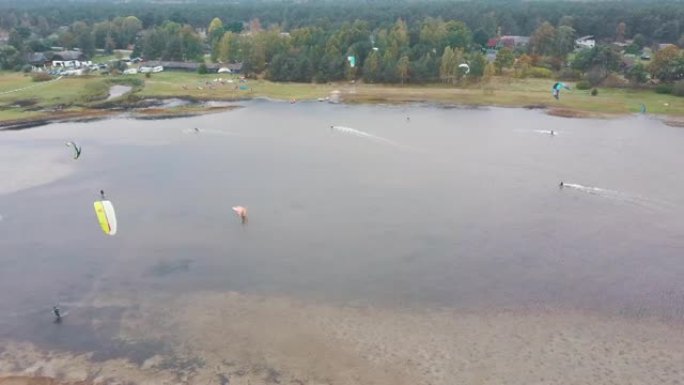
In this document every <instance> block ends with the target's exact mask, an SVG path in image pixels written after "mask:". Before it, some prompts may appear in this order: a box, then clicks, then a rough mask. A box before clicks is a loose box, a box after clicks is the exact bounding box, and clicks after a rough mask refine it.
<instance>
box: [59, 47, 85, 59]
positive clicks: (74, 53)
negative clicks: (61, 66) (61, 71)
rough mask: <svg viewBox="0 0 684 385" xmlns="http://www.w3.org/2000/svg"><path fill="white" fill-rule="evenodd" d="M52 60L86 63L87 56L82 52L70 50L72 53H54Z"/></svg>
mask: <svg viewBox="0 0 684 385" xmlns="http://www.w3.org/2000/svg"><path fill="white" fill-rule="evenodd" d="M52 60H53V61H55V60H58V61H86V60H87V58H86V55H85V54H84V53H83V52H81V51H76V50H70V51H58V52H53V54H52Z"/></svg>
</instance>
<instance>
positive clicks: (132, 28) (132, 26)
mask: <svg viewBox="0 0 684 385" xmlns="http://www.w3.org/2000/svg"><path fill="white" fill-rule="evenodd" d="M141 30H142V21H140V19H138V18H137V17H135V16H127V17H125V18H124V19H123V20H122V21H121V41H122V47H121V48H125V47H126V46H128V45H129V44H132V43H133V42H134V41H135V37H136V36H137V35H138V33H139V32H140V31H141Z"/></svg>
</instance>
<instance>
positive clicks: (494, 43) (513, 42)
mask: <svg viewBox="0 0 684 385" xmlns="http://www.w3.org/2000/svg"><path fill="white" fill-rule="evenodd" d="M529 43H530V37H529V36H516V35H504V36H501V37H493V38H491V39H489V40H487V48H489V49H501V48H504V47H506V48H510V49H515V48H518V47H526V46H527V45H528V44H529Z"/></svg>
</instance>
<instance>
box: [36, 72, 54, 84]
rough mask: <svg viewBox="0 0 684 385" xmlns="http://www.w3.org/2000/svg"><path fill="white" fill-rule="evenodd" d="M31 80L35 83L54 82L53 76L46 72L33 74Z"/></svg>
mask: <svg viewBox="0 0 684 385" xmlns="http://www.w3.org/2000/svg"><path fill="white" fill-rule="evenodd" d="M31 80H33V81H34V82H45V81H48V80H52V76H50V74H48V73H46V72H35V73H33V74H31Z"/></svg>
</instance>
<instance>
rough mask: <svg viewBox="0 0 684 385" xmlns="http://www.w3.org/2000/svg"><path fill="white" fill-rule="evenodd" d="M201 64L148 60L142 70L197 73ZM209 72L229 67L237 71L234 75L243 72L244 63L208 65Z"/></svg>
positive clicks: (144, 62)
mask: <svg viewBox="0 0 684 385" xmlns="http://www.w3.org/2000/svg"><path fill="white" fill-rule="evenodd" d="M200 64H201V63H195V62H185V61H159V60H148V61H143V62H141V63H140V66H141V68H142V67H151V68H153V67H164V70H171V71H174V70H175V71H197V70H199V67H200ZM206 66H207V70H208V71H209V72H216V71H218V69H219V68H221V67H227V68H231V70H232V69H237V71H235V72H232V73H237V72H240V70H242V63H237V64H223V65H219V64H213V63H210V64H206Z"/></svg>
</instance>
